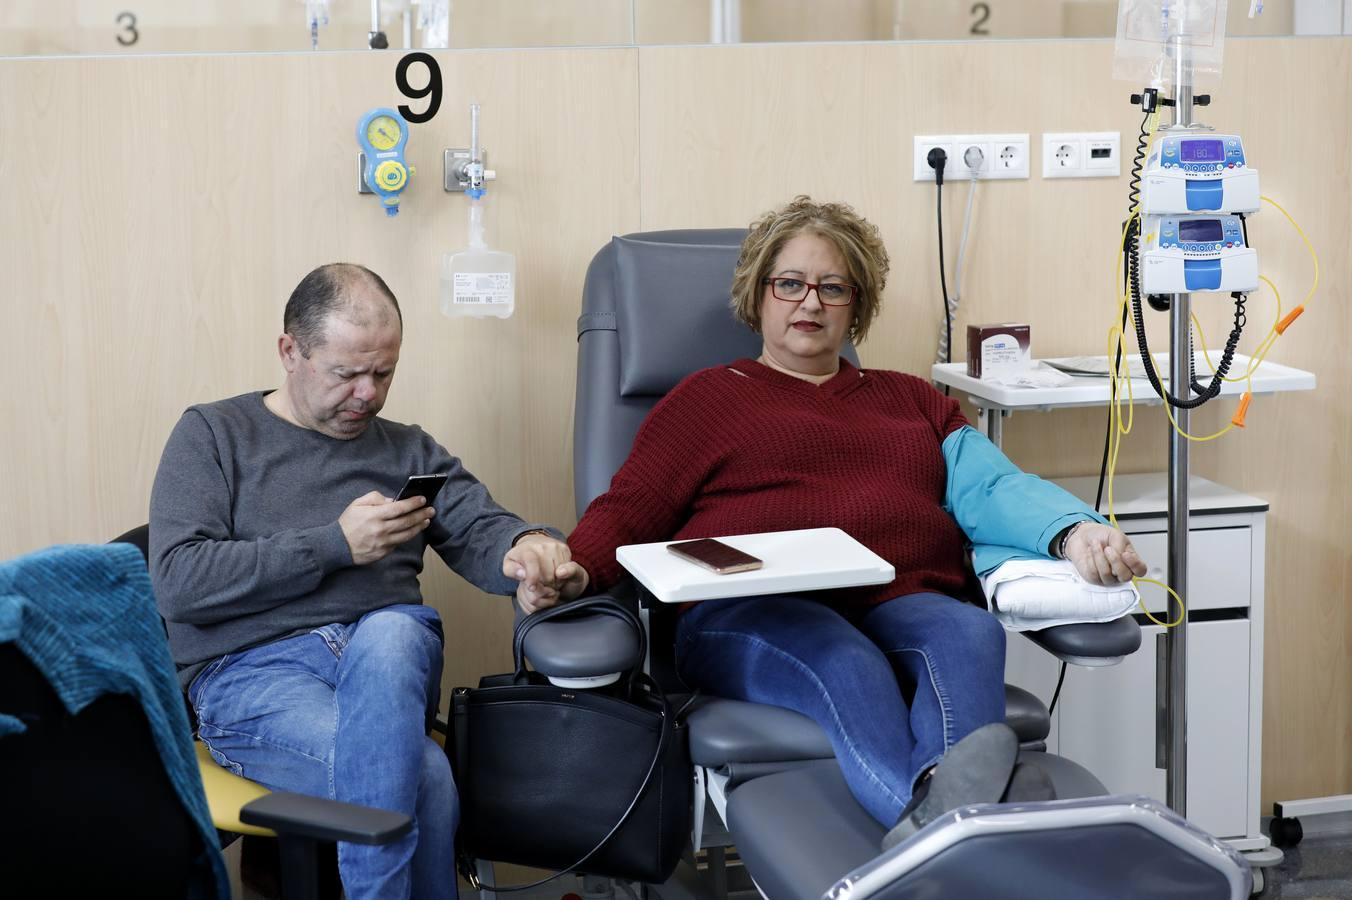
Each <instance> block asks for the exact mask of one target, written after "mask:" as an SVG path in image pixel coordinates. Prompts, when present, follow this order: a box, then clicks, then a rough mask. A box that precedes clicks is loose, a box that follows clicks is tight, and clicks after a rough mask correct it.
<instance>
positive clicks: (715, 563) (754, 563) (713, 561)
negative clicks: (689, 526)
mask: <svg viewBox="0 0 1352 900" xmlns="http://www.w3.org/2000/svg"><path fill="white" fill-rule="evenodd" d="M667 549H668V550H670V551H671V552H672V553H675V554H676V555H677V556H679V557H681V558H682V559H686V560H689V561H690V562H692V563H694V564H695V565H698V566H703V567H704V568H706V569H708V570H709V571H711V572H716V573H718V574H719V575H731V574H732V573H734V572H750V571H751V570H752V569H759V568H760V567H761V566H763V565H764V563H763V562H761V561H760V560H759V559H757V558H756V557H754V556H752V555H751V554H750V553H743V552H742V551H741V550H738V549H737V548H736V547H733V546H731V545H729V544H725V543H723V542H722V541H718V540H714V539H713V538H700V539H699V540H694V541H681V542H679V543H676V544H667Z"/></svg>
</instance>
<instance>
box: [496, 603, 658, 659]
mask: <svg viewBox="0 0 1352 900" xmlns="http://www.w3.org/2000/svg"><path fill="white" fill-rule="evenodd" d="M615 599H616V600H619V601H620V602H621V603H624V602H626V598H624V597H623V596H616V597H615ZM524 615H525V613H523V612H522V611H521V608H520V607H519V606H518V607H516V616H517V619H518V620H520V619H521V618H522V617H524ZM522 649H523V650H524V652H525V654H526V659H528V660H530V664H531V666H532V667H533V668H534V669H535V671H537V672H539V673H540V674H541V675H544V676H546V677H549V678H595V677H598V676H604V675H611V674H614V673H618V672H624V671H626V670H628V669H632V668H634V667H635V666H637V665H638V664H639V663H640V662H641V660H640V659H639V644H638V638H637V637H636V636H635V635H634V632H633V630H632V629H630V627H629V626H628V625H627V624H625V623H624V622H623V621H621V620H620V619H617V618H615V617H613V616H606V615H597V614H591V615H588V614H586V613H580V614H578V615H577V616H569V617H565V618H561V619H552V620H550V621H548V622H541V623H540V624H539V625H536V626H535V627H534V628H532V629H531V630H530V633H529V634H527V635H526V641H525V643H524V645H523V647H522Z"/></svg>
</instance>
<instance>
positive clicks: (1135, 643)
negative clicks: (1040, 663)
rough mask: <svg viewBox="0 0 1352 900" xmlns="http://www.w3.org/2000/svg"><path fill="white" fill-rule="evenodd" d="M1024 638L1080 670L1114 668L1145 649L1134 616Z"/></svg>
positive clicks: (1056, 628) (1028, 634) (1056, 627)
mask: <svg viewBox="0 0 1352 900" xmlns="http://www.w3.org/2000/svg"><path fill="white" fill-rule="evenodd" d="M1022 634H1023V636H1024V637H1026V638H1028V640H1030V641H1032V642H1033V643H1034V644H1037V645H1038V646H1039V647H1041V648H1042V649H1044V650H1046V651H1047V652H1048V653H1050V654H1051V655H1052V656H1055V657H1056V658H1058V659H1062V660H1065V661H1066V662H1068V663H1073V664H1074V665H1077V666H1114V665H1117V664H1118V663H1119V662H1121V661H1122V657H1124V656H1128V655H1130V654H1132V653H1135V652H1136V650H1137V649H1138V648H1139V647H1140V646H1141V626H1140V625H1138V624H1136V620H1135V619H1133V618H1132V617H1131V616H1130V615H1126V616H1123V617H1122V618H1120V619H1114V620H1113V621H1111V622H1086V623H1082V624H1077V625H1054V626H1052V627H1051V628H1043V629H1042V630H1041V631H1024V632H1022Z"/></svg>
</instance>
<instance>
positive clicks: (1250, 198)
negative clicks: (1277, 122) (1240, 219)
mask: <svg viewBox="0 0 1352 900" xmlns="http://www.w3.org/2000/svg"><path fill="white" fill-rule="evenodd" d="M1141 183H1142V187H1141V213H1142V215H1146V216H1160V215H1180V214H1185V213H1194V212H1226V213H1253V212H1257V211H1258V205H1259V199H1258V197H1259V191H1258V170H1257V169H1253V168H1251V167H1250V166H1249V165H1248V164H1247V162H1246V160H1245V158H1244V143H1243V141H1241V140H1240V138H1239V135H1237V134H1213V133H1210V132H1188V133H1179V134H1170V133H1169V132H1167V131H1166V132H1161V134H1160V137H1159V138H1158V139H1157V140H1156V141H1155V146H1154V148H1153V149H1152V150H1151V153H1150V157H1149V158H1148V159H1147V160H1146V166H1145V173H1144V175H1142V180H1141Z"/></svg>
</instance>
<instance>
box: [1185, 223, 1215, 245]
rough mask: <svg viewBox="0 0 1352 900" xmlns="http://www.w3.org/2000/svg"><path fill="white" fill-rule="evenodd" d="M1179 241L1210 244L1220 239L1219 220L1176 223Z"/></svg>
mask: <svg viewBox="0 0 1352 900" xmlns="http://www.w3.org/2000/svg"><path fill="white" fill-rule="evenodd" d="M1178 239H1179V240H1180V241H1196V242H1197V243H1204V244H1210V243H1212V242H1215V241H1219V240H1220V239H1221V220H1220V219H1185V220H1183V221H1182V222H1179V223H1178Z"/></svg>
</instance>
